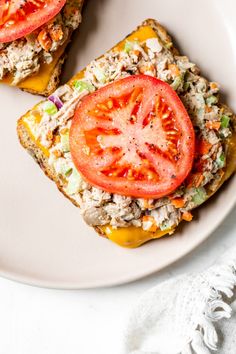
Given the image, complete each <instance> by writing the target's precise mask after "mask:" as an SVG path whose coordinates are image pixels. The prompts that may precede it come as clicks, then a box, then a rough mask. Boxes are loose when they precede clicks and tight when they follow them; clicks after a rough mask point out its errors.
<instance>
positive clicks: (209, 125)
mask: <svg viewBox="0 0 236 354" xmlns="http://www.w3.org/2000/svg"><path fill="white" fill-rule="evenodd" d="M205 125H206V128H207V129H215V130H219V129H220V122H212V121H209V122H206V124H205Z"/></svg>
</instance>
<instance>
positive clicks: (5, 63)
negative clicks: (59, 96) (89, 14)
mask: <svg viewBox="0 0 236 354" xmlns="http://www.w3.org/2000/svg"><path fill="white" fill-rule="evenodd" d="M82 4H83V0H0V82H4V83H7V84H9V85H13V86H18V87H19V88H21V89H24V90H26V91H28V92H31V93H36V94H39V95H43V96H47V95H49V94H50V93H51V92H53V91H55V89H56V88H57V86H58V83H59V77H60V73H61V67H62V64H63V62H64V60H65V56H66V53H65V51H66V46H67V44H68V42H69V40H70V37H71V34H72V32H73V31H74V30H75V29H76V28H77V27H78V26H79V23H80V22H81V9H82Z"/></svg>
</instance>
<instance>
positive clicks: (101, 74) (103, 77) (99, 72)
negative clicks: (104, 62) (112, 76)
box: [93, 68, 107, 84]
mask: <svg viewBox="0 0 236 354" xmlns="http://www.w3.org/2000/svg"><path fill="white" fill-rule="evenodd" d="M93 72H94V75H95V76H96V79H97V80H98V81H99V82H101V84H105V82H106V78H107V77H106V75H105V74H104V72H103V71H102V70H101V69H99V68H94V69H93Z"/></svg>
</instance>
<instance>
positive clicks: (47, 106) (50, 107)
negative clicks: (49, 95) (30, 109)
mask: <svg viewBox="0 0 236 354" xmlns="http://www.w3.org/2000/svg"><path fill="white" fill-rule="evenodd" d="M43 110H44V112H46V113H47V114H49V115H50V116H53V115H54V114H56V113H57V112H58V109H57V106H56V105H55V104H54V103H53V102H51V101H46V102H45V103H44V106H43Z"/></svg>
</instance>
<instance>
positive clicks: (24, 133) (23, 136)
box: [17, 19, 236, 235]
mask: <svg viewBox="0 0 236 354" xmlns="http://www.w3.org/2000/svg"><path fill="white" fill-rule="evenodd" d="M143 25H148V26H151V27H152V28H153V30H154V31H156V33H157V34H158V36H159V37H160V38H161V40H162V42H164V43H166V44H167V43H168V44H170V42H171V38H170V36H169V35H168V34H167V32H166V30H165V29H164V28H163V27H162V26H161V25H160V24H159V23H158V22H156V21H155V20H152V19H148V20H146V21H144V22H143V23H142V25H141V26H143ZM138 28H139V27H138ZM169 50H170V51H171V52H172V53H173V54H174V55H178V50H177V49H176V48H175V47H174V46H172V45H171V46H170V49H169ZM234 121H235V119H234ZM17 132H18V136H19V139H20V142H21V144H22V146H23V147H24V148H25V149H27V150H28V152H29V153H30V154H31V155H32V156H33V158H34V159H35V161H36V162H37V163H38V164H39V166H40V167H41V168H42V170H43V171H44V173H45V174H46V175H47V176H48V177H49V178H50V179H51V180H53V181H54V182H55V183H56V185H57V187H58V189H59V190H60V191H61V192H62V193H63V194H64V195H65V196H66V197H67V198H68V199H70V200H71V201H72V203H73V204H74V205H75V206H79V205H78V204H77V203H76V202H75V200H74V199H73V200H72V199H71V198H70V196H69V195H68V194H66V193H65V191H64V190H63V186H62V184H61V182H60V179H59V178H58V175H57V173H56V171H55V170H54V169H53V168H52V167H51V166H50V165H49V163H48V157H47V156H46V154H45V153H44V152H43V151H42V150H41V149H40V148H39V147H38V146H37V144H36V143H35V142H34V140H33V139H32V138H31V136H30V134H29V132H28V129H27V128H26V127H25V125H24V124H23V122H22V119H20V120H19V121H18V125H17ZM233 139H234V140H235V139H236V138H235V137H234V138H233ZM227 156H228V157H230V158H229V163H228V165H230V166H229V168H228V167H227V172H226V174H225V177H224V178H223V179H222V180H221V181H220V183H219V184H218V187H217V189H218V188H219V187H220V186H221V184H222V183H223V182H224V181H225V180H226V179H227V178H229V177H230V175H232V173H233V172H234V171H235V168H236V151H235V150H234V151H232V148H231V147H230V144H229V146H228V152H227ZM208 195H209V196H210V195H211V194H210V193H209V194H208ZM94 229H95V230H96V231H97V232H98V233H99V234H100V235H103V232H102V231H101V230H100V228H99V227H95V228H94Z"/></svg>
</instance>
